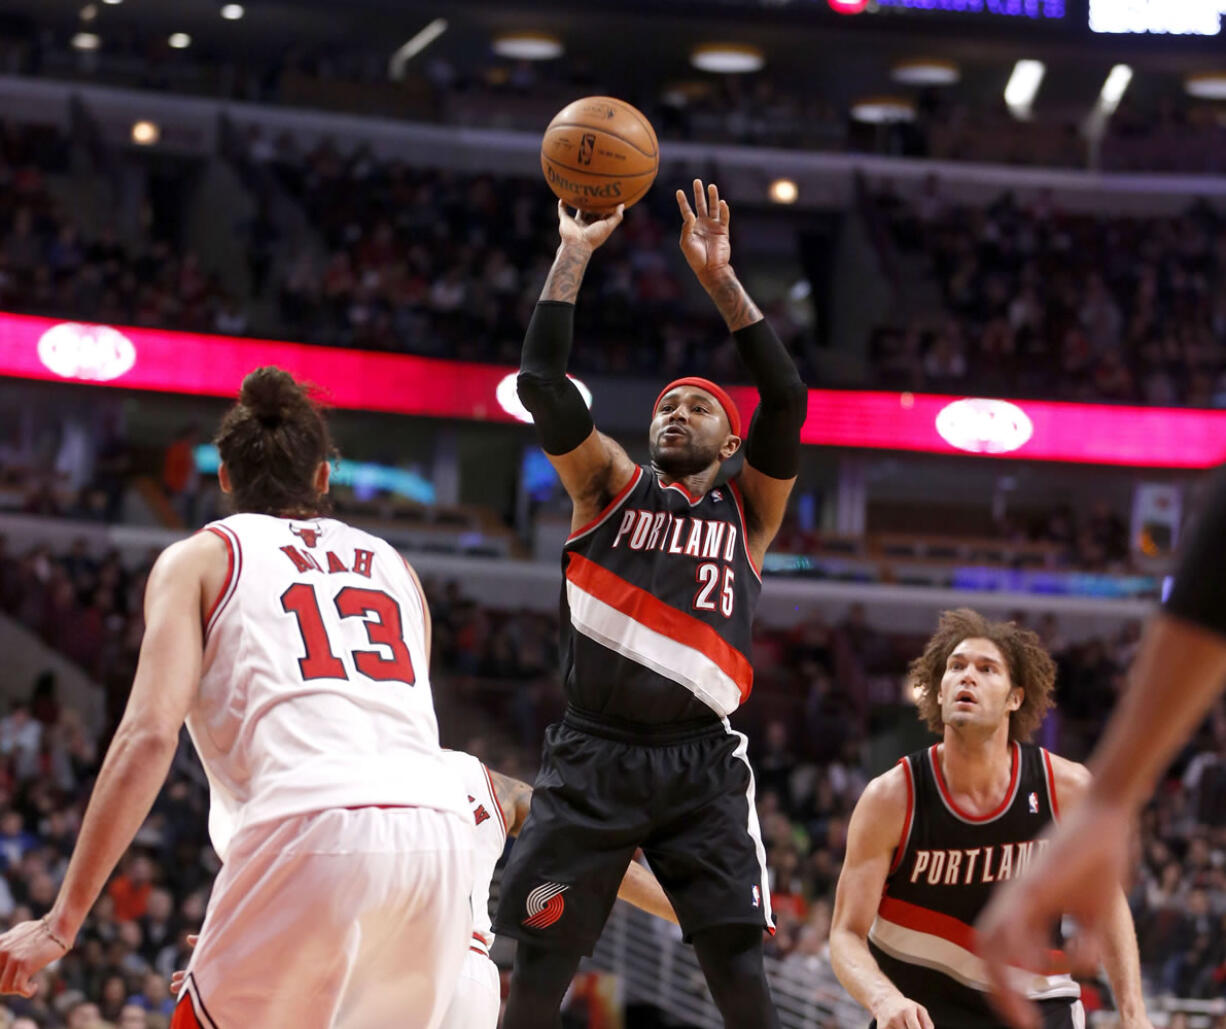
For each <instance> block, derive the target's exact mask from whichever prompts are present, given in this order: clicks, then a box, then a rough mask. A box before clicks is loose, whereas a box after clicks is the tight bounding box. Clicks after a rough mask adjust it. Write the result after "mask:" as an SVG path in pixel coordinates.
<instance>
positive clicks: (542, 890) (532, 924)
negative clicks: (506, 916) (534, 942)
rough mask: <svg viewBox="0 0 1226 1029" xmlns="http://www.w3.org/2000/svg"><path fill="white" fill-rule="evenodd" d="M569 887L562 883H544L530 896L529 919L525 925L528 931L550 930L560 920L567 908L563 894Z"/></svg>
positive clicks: (524, 922) (525, 920) (526, 919)
mask: <svg viewBox="0 0 1226 1029" xmlns="http://www.w3.org/2000/svg"><path fill="white" fill-rule="evenodd" d="M569 889H570V887H569V886H563V885H562V884H561V883H542V884H541V885H540V886H538V887H537V888H536V889H535V890H533V891H532V892H531V893H529V894H528V905H527V906H528V917H527V918H525V919H524V921H523V924H524V926H525V927H527V928H528V929H548V928H549V927H550V926H551V925H553V924H554V922H556V921H557V920H558V919H559V918H561V917H562V912H563V911H564V910H565V908H566V901H565V900H564V899H563V897H562V894H563V893H565V892H566V891H567V890H569Z"/></svg>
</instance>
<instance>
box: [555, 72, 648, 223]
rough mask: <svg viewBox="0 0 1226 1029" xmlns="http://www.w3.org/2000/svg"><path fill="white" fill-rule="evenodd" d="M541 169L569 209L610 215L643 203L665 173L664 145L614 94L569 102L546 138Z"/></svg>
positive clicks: (641, 119) (643, 120)
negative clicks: (622, 206)
mask: <svg viewBox="0 0 1226 1029" xmlns="http://www.w3.org/2000/svg"><path fill="white" fill-rule="evenodd" d="M541 170H542V171H543V172H544V173H545V181H546V182H548V183H549V188H550V189H552V190H553V191H554V193H555V194H557V196H558V197H559V198H560V199H561V200H563V201H565V202H566V203H567V204H568V205H569V206H570V207H575V208H578V209H579V210H580V211H587V212H589V213H591V214H609V213H611V212H612V211H614V210H616V208H617V205H618V204H625V205H626V206H627V207H630V206H631V205H633V204H636V203H638V201H640V200H641V199H642V198H643V196H644V194H646V192H647V190H649V189H650V188H651V184H652V183H653V182H654V181H655V178H656V172H658V171H659V170H660V143H659V141H658V140H657V139H656V132H655V129H653V128H652V127H651V122H649V121H648V120H647V119H646V118H645V117H644V116H643V113H642V112H641V111H639V110H638V109H637V108H636V107H633V106H631V105H630V104H627V103H625V102H624V101H622V100H617V99H615V98H614V97H610V96H589V97H584V98H583V99H582V100H576V101H575V102H574V103H571V104H567V105H566V106H565V107H563V108H562V110H560V111H559V112H558V113H557V115H556V116H555V117H554V119H553V121H551V122H550V123H549V127H548V128H547V129H546V130H545V137H544V139H542V140H541Z"/></svg>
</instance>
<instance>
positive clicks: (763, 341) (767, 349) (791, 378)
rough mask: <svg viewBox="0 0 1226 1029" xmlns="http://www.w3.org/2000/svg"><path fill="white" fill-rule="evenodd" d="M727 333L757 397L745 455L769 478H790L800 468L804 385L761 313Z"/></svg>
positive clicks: (806, 400)
mask: <svg viewBox="0 0 1226 1029" xmlns="http://www.w3.org/2000/svg"><path fill="white" fill-rule="evenodd" d="M732 337H733V339H734V340H736V349H737V352H738V353H739V354H740V355H741V360H742V361H744V362H745V367H746V368H747V369H748V370H749V374H750V377H751V378H752V379H753V382H754V385H755V386H757V387H758V396H759V397H761V402H760V403H759V404H758V408H757V410H755V411H754V413H753V419H752V420H751V421H750V423H749V432H748V433H747V434H746V437H745V460H746V462H747V463H748V464H750V465H752V466H753V467H754V468H755V469H757V470H758V471H759V472H761V473H762V474H763V475H769V476H770V477H771V478H772V479H792V478H795V477H796V475H797V474H798V473H799V472H800V429H801V426H802V425H804V423H805V415H806V414H807V413H808V408H809V391H808V389H806V387H805V384H804V382H803V381H802V380H801V378H800V373H799V372H797V370H796V363H795V362H794V361H793V360H792V358H791V355H790V354H788V352H787V349H786V348H785V347H784V345H783V341H782V340H780V339H779V337H778V336H777V335H776V334H775V330H774V329H772V328H771V325H770V323H769V322H768V321H767V320H766V319H765V318H763V319H762V320H761V321H757V322H754V323H753V324H752V325H747V326H745V328H743V329H738V330H737V331H736V332H734V333H733V334H732Z"/></svg>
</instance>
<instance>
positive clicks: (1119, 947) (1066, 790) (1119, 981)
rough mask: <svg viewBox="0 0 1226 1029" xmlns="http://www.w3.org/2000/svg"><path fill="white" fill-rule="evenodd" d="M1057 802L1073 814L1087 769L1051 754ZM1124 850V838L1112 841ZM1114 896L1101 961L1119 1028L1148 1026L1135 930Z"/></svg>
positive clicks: (1118, 894)
mask: <svg viewBox="0 0 1226 1029" xmlns="http://www.w3.org/2000/svg"><path fill="white" fill-rule="evenodd" d="M1051 762H1052V772H1053V774H1054V778H1055V788H1056V797H1057V803H1058V804H1059V806H1060V814H1061V816H1063V817H1069V816H1070V815H1073V814H1074V813H1075V812H1076V810H1077V809H1078V808H1079V807H1080V806H1081V805H1082V804H1083V803H1084V802H1085V799H1086V794H1087V793H1088V792H1089V790H1090V788H1091V778H1090V772H1089V770H1088V769H1087V768H1086V767H1085V765H1080V764H1078V763H1077V762H1076V761H1069V760H1067V759H1065V758H1062V757H1059V756H1057V755H1056V754H1052V755H1051ZM1113 842H1114V843H1115V845H1116V846H1117V847H1118V848H1119V849H1120V850H1124V851H1126V850H1127V849H1128V847H1127V840H1120V839H1116V840H1114V841H1113ZM1114 892H1115V896H1114V898H1113V900H1112V903H1111V905H1110V909H1109V911H1108V914H1107V918H1106V921H1105V923H1104V926H1103V939H1102V963H1103V970H1104V971H1105V972H1106V973H1107V980H1108V982H1110V983H1111V993H1112V995H1113V996H1114V997H1115V1005H1116V1007H1117V1008H1118V1009H1119V1014H1120V1024H1121V1029H1151V1027H1150V1024H1149V1019H1148V1017H1147V1016H1146V1013H1145V997H1144V995H1143V993H1142V990H1141V955H1140V952H1139V951H1138V948H1137V930H1136V927H1135V926H1134V925H1133V922H1132V912H1131V911H1129V910H1128V898H1127V897H1125V896H1124V891H1123V890H1122V889H1121V888H1120V887H1118V886H1115V887H1114Z"/></svg>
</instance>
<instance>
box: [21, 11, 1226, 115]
mask: <svg viewBox="0 0 1226 1029" xmlns="http://www.w3.org/2000/svg"><path fill="white" fill-rule="evenodd" d="M223 2H224V0H175V2H174V3H173V4H168V3H165V2H164V0H122V2H121V3H118V4H114V3H108V2H106V0H5V3H4V5H3V13H2V14H0V29H3V30H4V31H6V34H8V35H10V36H11V35H13V34H14V33H15V32H22V31H28V32H38V31H51V32H54V33H55V34H56V35H57V36H58V37H62V38H68V37H70V36H71V34H72V33H73V32H75V31H78V30H79V29H80V28H82V27H86V23H85V22H84V21H83V20H82V12H83V10H86V9H87V8H91V7H92V9H93V12H94V14H93V17H92V18H91V19H90V20H89V22H88V27H89V28H90V29H91V30H92V31H96V32H97V33H98V34H99V35H101V36H102V37H103V39H104V41H105V40H106V38H107V36H108V34H110V35H116V36H120V37H123V36H127V37H128V38H132V37H133V36H136V35H139V36H140V38H142V39H148V40H152V41H155V42H156V41H158V40H164V39H166V38H168V37H169V35H170V33H173V32H186V33H189V34H190V35H191V37H192V46H191V48H189V50H187V51H183V52H181V53H182V59H185V60H237V61H252V62H254V61H258V60H261V59H267V58H268V57H270V56H272V57H276V56H278V55H280V54H283V53H286V52H292V51H299V52H301V51H309V50H310V49H311V48H316V47H320V48H322V47H329V48H333V49H336V48H341V49H344V50H346V51H348V52H351V53H352V52H367V53H369V54H370V55H371V61H372V63H374V64H376V65H377V64H378V62H379V61H381V60H385V59H386V57H387V56H390V53H391V52H392V51H393V50H394V49H395V48H396V47H397V46H399V45H400V44H401V43H403V42H405V41H406V40H408V39H409V38H411V37H412V36H413V35H414V34H415V33H416V32H418V31H419V30H420V29H421V28H422V27H423V26H425V25H426V24H427V23H429V22H430V21H431V20H432V19H434V18H437V17H443V18H446V19H447V22H448V29H447V31H446V32H445V33H444V34H443V35H442V36H441V37H440V38H439V39H438V40H437V41H436V42H435V43H433V44H432V45H431V47H430V48H429V49H428V50H427V51H426V52H425V53H424V54H423V55H422V56H421V57H419V58H418V59H417V60H418V61H419V62H420V61H423V60H426V59H428V58H431V57H434V56H436V55H438V56H443V57H447V58H449V59H451V60H454V61H456V62H457V63H460V64H463V65H466V66H469V67H471V66H473V65H474V64H476V63H479V62H480V61H481V60H482V59H483V58H484V57H486V56H488V54H489V48H490V42H491V40H492V38H493V37H494V36H496V35H498V34H499V33H502V32H507V31H516V30H540V31H545V32H549V33H553V34H555V35H557V36H558V37H560V38H561V39H562V40H563V41H564V43H565V46H566V48H567V55H568V57H569V58H571V59H572V60H578V61H579V62H581V63H583V64H584V65H586V66H587V67H589V68H590V69H591V70H592V71H593V72H594V73H595V75H596V77H597V78H598V79H600V80H602V81H607V82H626V81H629V80H628V78H627V77H628V76H630V77H632V78H633V80H634V81H635V82H636V84H638V85H639V86H640V87H641V88H644V89H645V88H656V87H663V86H664V85H666V84H670V83H676V82H678V81H684V80H692V79H694V78H695V77H696V76H699V75H701V73H697V72H695V70H694V69H693V68H691V67H690V65H689V62H688V55H689V52H690V50H691V48H692V47H693V46H694V45H695V44H696V43H701V42H707V41H721V40H737V41H740V42H746V43H751V44H754V45H756V46H759V47H760V48H761V49H762V50H763V51H764V52H765V54H766V57H767V62H768V68H769V70H770V71H771V73H772V74H773V75H774V76H775V77H776V78H778V79H780V80H782V81H786V82H788V83H790V84H796V85H799V86H802V87H803V88H804V89H806V90H807V91H812V92H815V93H817V94H818V95H820V96H822V97H823V98H825V99H827V100H828V101H829V102H830V103H832V104H835V105H839V104H844V103H848V102H850V100H852V99H854V98H856V97H859V96H863V95H865V94H868V93H888V92H899V91H900V90H899V88H898V87H897V86H895V85H894V84H893V83H892V82H891V78H890V68H891V66H892V65H893V64H894V63H895V62H897V61H899V60H905V59H907V58H914V57H935V58H942V59H946V60H950V61H954V62H956V63H957V64H958V65H959V67H960V69H961V74H962V78H961V81H960V82H959V83H958V84H957V85H955V86H952V87H948V89H949V91H950V92H951V93H952V94H953V99H955V100H956V101H957V102H959V103H963V104H965V105H966V106H968V107H971V108H975V107H979V106H983V105H984V104H985V103H987V104H991V105H994V106H999V102H1000V101H999V98H1000V96H1001V94H1002V91H1003V89H1004V85H1005V82H1006V81H1007V79H1008V76H1009V73H1010V71H1011V70H1012V67H1013V64H1014V62H1015V61H1016V60H1018V59H1020V58H1024V57H1026V58H1039V59H1041V60H1043V61H1045V62H1047V65H1048V75H1047V78H1046V80H1045V81H1044V85H1043V88H1042V91H1041V92H1040V96H1039V100H1038V103H1037V105H1036V112H1037V113H1038V114H1040V115H1042V114H1044V113H1052V114H1060V115H1062V116H1063V115H1067V114H1068V113H1069V112H1070V111H1088V110H1089V109H1090V107H1091V106H1092V105H1093V103H1094V100H1095V98H1096V97H1097V95H1098V91H1099V89H1100V87H1101V85H1102V83H1103V80H1104V78H1105V76H1106V74H1107V72H1108V71H1109V70H1110V68H1111V66H1112V65H1113V64H1114V63H1117V62H1120V61H1126V62H1128V63H1130V64H1131V65H1132V66H1133V67H1134V69H1135V72H1136V75H1135V78H1134V79H1133V85H1132V86H1131V87H1130V88H1131V90H1132V94H1133V98H1134V99H1137V98H1142V99H1146V98H1147V99H1149V100H1158V99H1161V98H1164V97H1170V98H1172V99H1177V98H1179V97H1180V96H1181V95H1182V89H1181V82H1182V79H1183V76H1184V75H1186V74H1188V73H1192V72H1197V71H1203V70H1216V69H1220V68H1221V67H1222V66H1223V65H1226V61H1224V60H1223V59H1221V58H1220V57H1215V56H1214V55H1215V54H1217V53H1218V52H1220V50H1221V45H1222V44H1221V40H1220V38H1212V39H1195V40H1192V39H1181V40H1178V41H1177V43H1175V42H1172V41H1170V40H1169V39H1164V40H1156V39H1154V38H1137V37H1089V38H1087V37H1086V34H1085V33H1084V32H1075V31H1072V26H1071V25H1064V26H1056V27H1053V26H1046V25H1044V26H1039V25H1035V24H1029V25H1022V24H1020V23H1019V21H1018V20H1016V19H1006V20H1004V21H1000V20H996V21H983V20H971V21H950V20H949V19H937V20H932V19H926V18H924V17H922V16H921V17H919V18H917V19H916V18H912V17H910V16H891V15H887V16H885V17H877V18H868V17H861V18H842V17H838V16H835V15H832V13H831V12H830V11H829V9H828V8H827V6H826V2H825V0H820V2H819V0H756V2H758V3H762V4H770V5H771V6H770V7H769V9H756V10H755V9H746V10H744V11H741V10H739V9H737V8H733V7H728V6H724V5H722V4H721V3H708V4H701V3H697V2H694V0H653V2H651V3H648V2H647V0H618V2H617V3H616V4H614V5H610V7H609V8H608V9H606V10H603V11H598V10H593V9H592V8H591V7H590V6H589V5H583V6H582V8H581V7H580V5H578V4H560V3H557V2H546V0H540V2H532V0H516V2H508V0H503V2H489V0H345V2H344V3H338V2H336V0H245V2H244V3H243V6H244V8H245V11H244V17H243V18H242V19H241V20H238V21H226V20H223V19H222V18H221V17H220V15H219V11H220V8H221V6H222V4H223ZM729 2H731V0H729ZM815 5H816V7H815ZM1072 10H1073V8H1072V7H1070V11H1072ZM1083 10H1084V8H1083ZM1074 17H1075V15H1073V14H1071V13H1070V15H1069V16H1068V19H1066V21H1067V20H1069V19H1072V18H1074ZM151 49H152V47H151ZM164 49H165V48H164V47H163V50H164ZM160 56H162V57H165V56H167V55H166V54H165V53H163V54H161V55H160ZM170 56H171V57H172V58H173V56H174V55H170Z"/></svg>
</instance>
